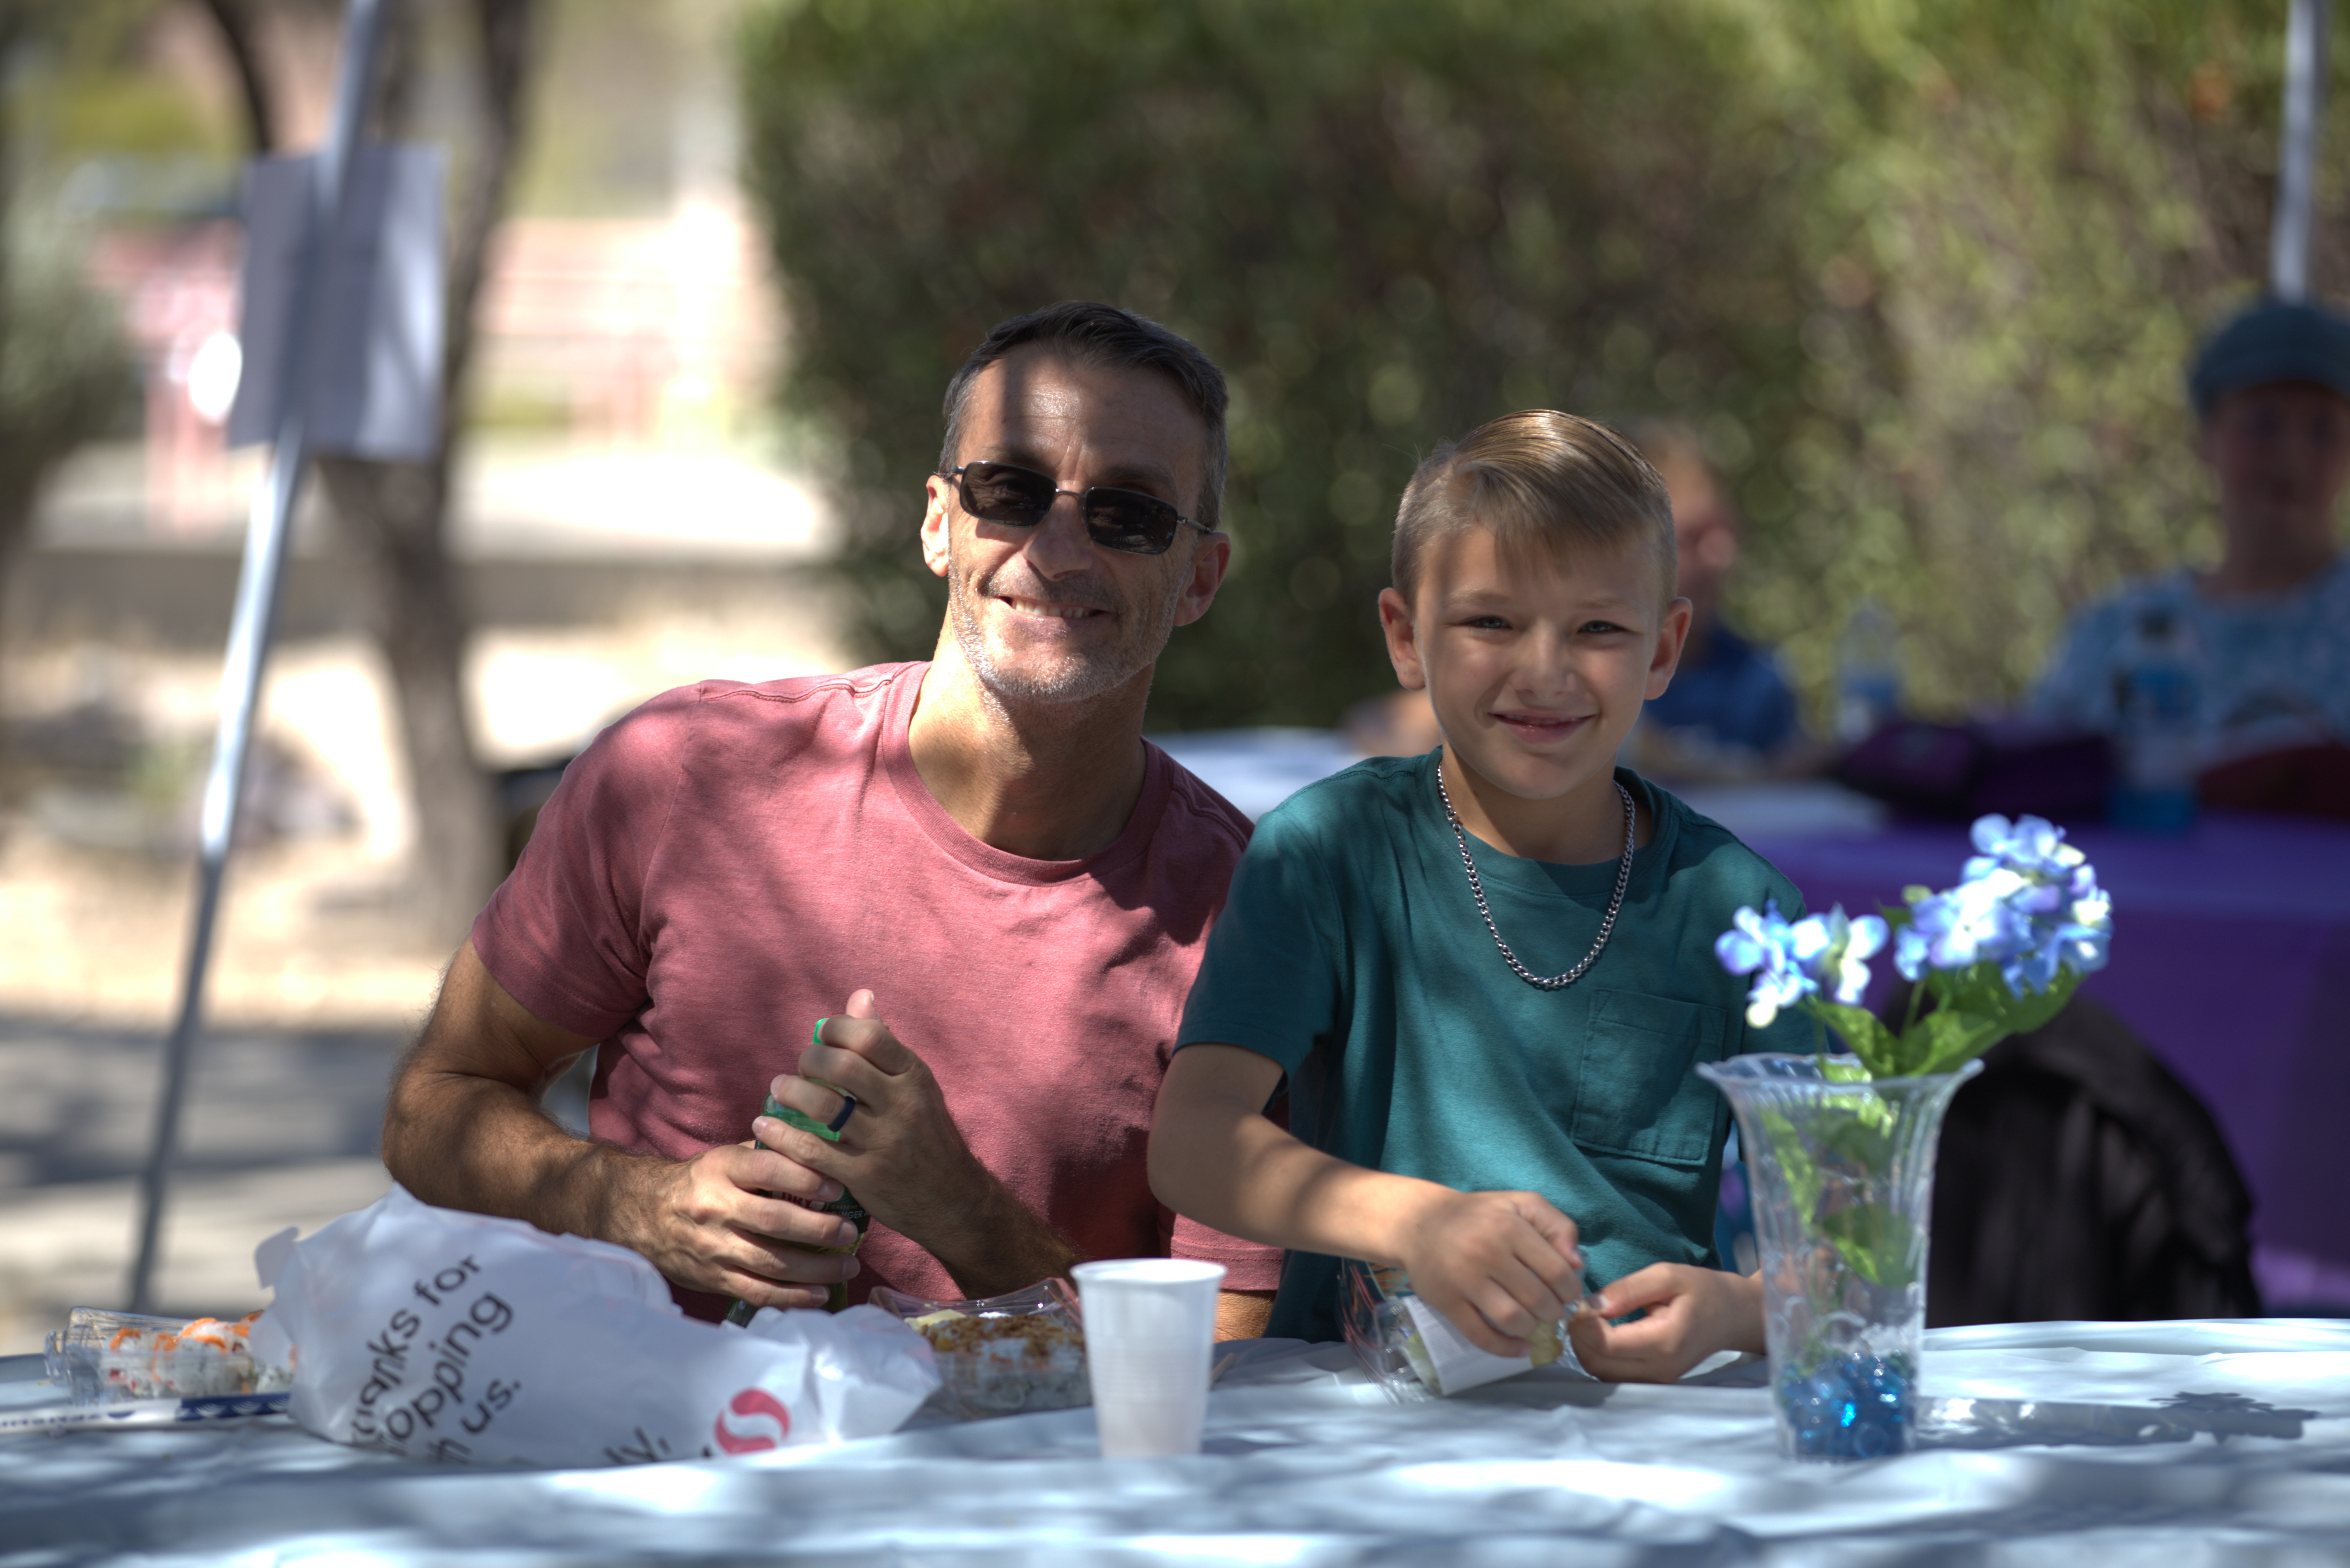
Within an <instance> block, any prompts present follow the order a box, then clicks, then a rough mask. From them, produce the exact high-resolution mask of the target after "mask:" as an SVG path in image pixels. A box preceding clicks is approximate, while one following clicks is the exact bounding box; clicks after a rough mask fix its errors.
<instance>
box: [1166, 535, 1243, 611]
mask: <svg viewBox="0 0 2350 1568" xmlns="http://www.w3.org/2000/svg"><path fill="white" fill-rule="evenodd" d="M1231 569H1232V535H1229V534H1222V533H1212V534H1201V535H1200V536H1199V538H1198V539H1196V540H1194V541H1193V542H1192V545H1191V566H1190V567H1189V569H1188V570H1187V572H1186V574H1185V576H1184V579H1183V592H1182V595H1181V597H1179V598H1177V599H1176V601H1175V624H1176V625H1177V626H1189V625H1191V623H1192V622H1193V621H1195V620H1197V619H1199V618H1201V616H1203V615H1205V614H1207V613H1208V607H1209V606H1210V605H1211V604H1213V603H1214V602H1215V599H1216V590H1217V589H1218V588H1220V587H1222V586H1223V582H1224V574H1225V573H1226V572H1228V571H1230V570H1231Z"/></svg>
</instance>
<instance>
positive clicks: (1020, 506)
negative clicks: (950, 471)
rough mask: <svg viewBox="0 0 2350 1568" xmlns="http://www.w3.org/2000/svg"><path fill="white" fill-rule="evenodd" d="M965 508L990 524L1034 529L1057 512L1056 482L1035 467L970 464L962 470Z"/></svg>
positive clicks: (998, 463) (993, 463)
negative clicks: (1014, 525) (1055, 510)
mask: <svg viewBox="0 0 2350 1568" xmlns="http://www.w3.org/2000/svg"><path fill="white" fill-rule="evenodd" d="M962 509H963V510H964V511H966V512H968V513H970V514H972V516H974V517H980V518H984V519H985V520H987V521H988V522H990V523H1016V524H1021V525H1023V526H1030V525H1033V524H1036V523H1038V522H1040V521H1042V520H1043V518H1044V515H1045V513H1047V512H1050V511H1051V510H1052V509H1053V482H1052V481H1051V480H1050V479H1047V478H1045V475H1043V474H1041V473H1038V472H1036V471H1035V469H1032V468H1014V467H1013V466H1011V465H1010V464H1009V463H1002V462H973V463H967V464H965V465H964V467H963V471H962Z"/></svg>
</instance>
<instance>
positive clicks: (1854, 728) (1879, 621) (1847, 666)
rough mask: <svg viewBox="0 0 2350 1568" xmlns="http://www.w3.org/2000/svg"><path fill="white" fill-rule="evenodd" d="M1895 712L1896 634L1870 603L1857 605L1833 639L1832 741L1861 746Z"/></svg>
mask: <svg viewBox="0 0 2350 1568" xmlns="http://www.w3.org/2000/svg"><path fill="white" fill-rule="evenodd" d="M1899 711H1901V634H1900V631H1899V629H1898V628H1896V627H1895V626H1894V624H1893V618H1892V617H1891V616H1889V615H1887V613H1886V611H1885V607H1884V606H1883V605H1881V604H1878V603H1877V601H1876V600H1875V599H1863V600H1861V602H1860V607H1858V608H1857V609H1856V610H1854V611H1853V612H1852V618H1851V619H1849V620H1847V621H1846V622H1845V626H1844V632H1843V634H1842V635H1841V636H1839V637H1838V638H1837V639H1836V724H1835V728H1836V738H1837V739H1838V740H1841V741H1845V742H1856V741H1865V740H1866V739H1868V737H1869V736H1871V735H1873V734H1875V733H1876V732H1877V726H1878V725H1880V724H1882V723H1884V722H1886V721H1887V719H1890V718H1892V717H1893V716H1894V715H1895V714H1896V713H1898V712H1899Z"/></svg>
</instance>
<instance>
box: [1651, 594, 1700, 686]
mask: <svg viewBox="0 0 2350 1568" xmlns="http://www.w3.org/2000/svg"><path fill="white" fill-rule="evenodd" d="M1696 608H1697V607H1696V606H1694V605H1692V604H1690V601H1689V600H1687V599H1675V600H1674V601H1673V602H1672V603H1670V604H1669V605H1667V606H1666V607H1665V613H1664V616H1663V618H1661V619H1660V620H1659V622H1658V623H1657V646H1656V647H1655V648H1654V649H1651V650H1650V651H1649V654H1648V696H1647V697H1646V698H1644V699H1643V701H1649V702H1653V701H1656V700H1657V699H1658V698H1659V697H1661V696H1663V695H1664V694H1665V688H1666V687H1668V686H1670V685H1671V684H1672V683H1673V671H1674V670H1678V669H1679V668H1680V662H1681V649H1683V648H1684V647H1686V646H1687V645H1688V643H1689V630H1690V616H1692V615H1693V614H1695V613H1696Z"/></svg>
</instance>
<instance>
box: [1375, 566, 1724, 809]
mask: <svg viewBox="0 0 2350 1568" xmlns="http://www.w3.org/2000/svg"><path fill="white" fill-rule="evenodd" d="M1658 573H1659V568H1658V565H1657V562H1656V560H1655V558H1654V557H1653V556H1651V555H1649V553H1648V551H1646V550H1644V549H1641V548H1639V547H1638V545H1624V546H1619V547H1617V548H1613V549H1610V548H1606V547H1599V546H1594V547H1591V548H1587V549H1585V550H1582V551H1580V552H1578V553H1577V555H1576V556H1575V557H1574V558H1573V559H1572V560H1570V561H1568V562H1565V563H1564V564H1554V563H1551V562H1546V561H1531V562H1514V561H1505V560H1503V557H1502V552H1501V551H1500V549H1499V548H1498V547H1497V546H1496V544H1495V541H1494V537H1493V535H1492V531H1491V530H1490V529H1486V528H1483V527H1479V526H1474V525H1472V526H1470V527H1466V528H1462V529H1461V530H1460V531H1459V532H1457V533H1454V534H1452V535H1450V536H1448V537H1443V538H1440V539H1437V540H1434V541H1431V542H1430V545H1429V546H1428V553H1427V556H1426V558H1425V561H1424V564H1423V566H1422V567H1421V572H1420V578H1419V587H1418V590H1417V594H1416V597H1417V599H1418V603H1416V604H1415V605H1412V606H1410V607H1406V606H1405V605H1404V603H1403V601H1402V598H1401V597H1400V596H1399V595H1398V594H1397V593H1396V591H1395V590H1394V589H1393V588H1389V589H1388V591H1387V593H1386V594H1384V595H1382V596H1381V599H1380V608H1381V619H1382V621H1383V622H1384V623H1385V626H1386V629H1387V633H1388V653H1389V654H1390V656H1391V657H1392V658H1393V659H1394V660H1395V665H1396V673H1397V675H1398V677H1399V678H1400V679H1401V680H1402V681H1403V683H1404V684H1405V685H1406V686H1425V687H1426V688H1427V691H1428V695H1429V700H1430V703H1431V704H1432V705H1433V706H1434V708H1435V710H1436V719H1437V722H1438V723H1439V724H1440V725H1441V726H1442V727H1443V731H1444V738H1445V740H1446V741H1448V742H1451V747H1452V751H1453V753H1454V754H1455V755H1456V756H1457V757H1458V758H1459V759H1460V761H1461V763H1463V764H1464V765H1465V766H1467V767H1468V768H1470V769H1471V770H1472V771H1473V772H1474V773H1476V774H1478V775H1480V776H1481V777H1482V778H1484V779H1486V780H1487V781H1489V782H1491V783H1492V784H1498V785H1499V786H1500V787H1501V788H1502V789H1503V790H1504V791H1506V792H1508V793H1509V794H1513V795H1516V796H1518V797H1519V798H1520V799H1522V800H1534V801H1545V800H1556V799H1559V798H1560V797H1562V796H1565V795H1566V794H1571V793H1573V792H1575V790H1577V789H1579V788H1581V787H1583V786H1585V785H1587V784H1591V783H1592V781H1594V780H1595V779H1601V780H1604V779H1606V778H1607V777H1609V776H1611V774H1612V770H1613V769H1614V766H1615V761H1616V749H1617V747H1618V746H1619V745H1621V744H1622V743H1623V741H1624V737H1625V735H1626V734H1627V733H1628V732H1630V730H1631V728H1632V722H1633V721H1634V720H1636V719H1638V717H1639V716H1640V705H1641V703H1642V702H1643V701H1646V700H1647V699H1648V698H1651V697H1657V696H1660V695H1662V694H1663V692H1664V689H1665V686H1666V683H1667V682H1668V681H1669V680H1671V679H1672V672H1673V665H1674V662H1675V661H1676V660H1677V659H1678V658H1679V652H1680V643H1681V638H1682V636H1683V635H1684V634H1685V633H1686V631H1687V629H1688V624H1689V609H1688V601H1687V600H1686V599H1672V600H1668V598H1667V597H1666V595H1665V594H1664V592H1662V591H1661V590H1662V588H1663V585H1662V584H1661V583H1659V580H1658Z"/></svg>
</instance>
